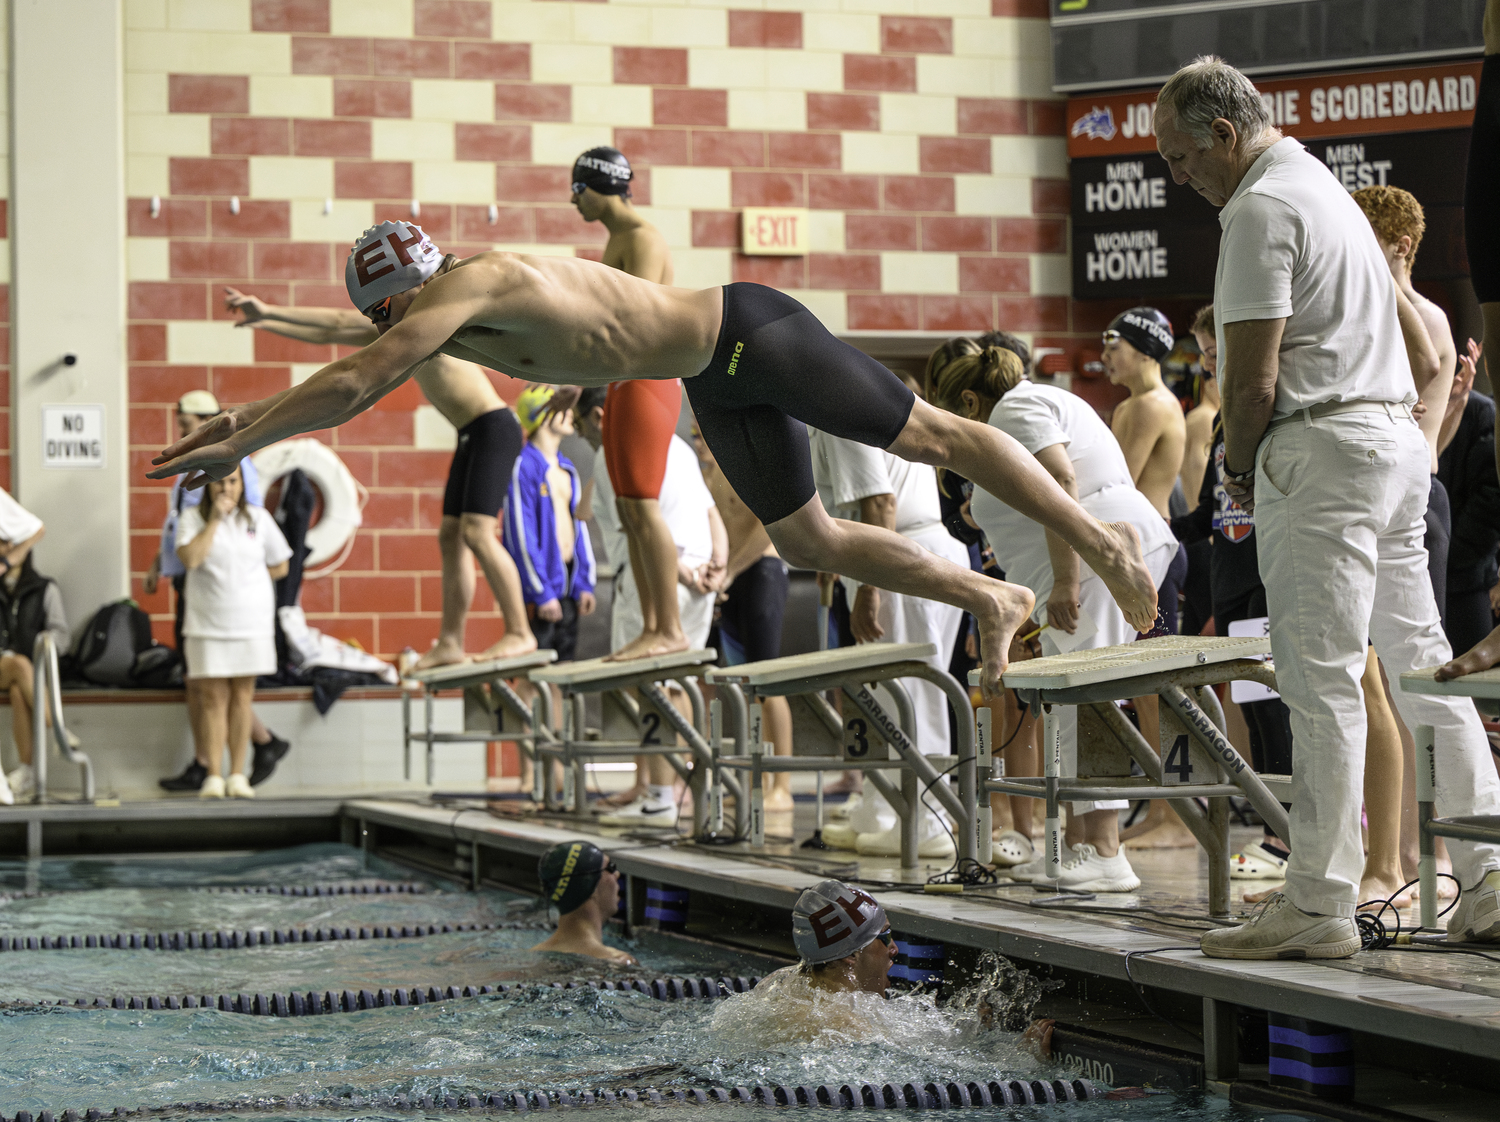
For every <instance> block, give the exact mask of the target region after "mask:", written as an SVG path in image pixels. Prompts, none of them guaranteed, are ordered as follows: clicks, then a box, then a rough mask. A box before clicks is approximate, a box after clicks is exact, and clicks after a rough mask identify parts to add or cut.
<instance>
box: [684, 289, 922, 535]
mask: <svg viewBox="0 0 1500 1122" xmlns="http://www.w3.org/2000/svg"><path fill="white" fill-rule="evenodd" d="M683 384H684V385H685V386H686V387H687V395H688V400H689V401H690V402H691V403H692V406H693V412H694V413H695V414H696V415H697V418H698V429H699V431H700V432H702V433H703V439H704V440H705V441H707V442H708V446H709V448H710V449H711V450H712V451H713V454H714V458H715V459H716V460H718V462H719V467H720V469H721V470H722V471H723V472H724V478H725V479H727V480H728V481H729V484H730V486H731V487H733V488H734V490H735V494H737V495H739V497H740V498H741V499H742V500H744V503H745V505H746V506H748V507H749V508H750V509H751V510H752V511H754V512H755V516H756V517H757V518H759V519H760V520H761V521H762V522H763V523H765V524H766V525H768V526H769V525H770V524H771V523H773V522H779V521H780V520H781V519H783V518H785V517H787V516H788V515H790V514H793V513H795V512H796V511H798V510H800V509H801V508H802V507H803V506H804V505H806V503H807V501H808V500H809V499H811V498H812V497H813V495H815V494H816V493H817V489H816V488H815V487H814V486H813V473H812V453H811V451H810V449H809V448H808V443H807V429H806V427H805V426H807V425H812V426H813V427H814V428H819V429H822V430H823V431H824V432H826V433H829V434H831V435H833V436H842V437H846V438H848V439H850V440H857V441H859V443H861V444H869V445H872V446H874V447H876V448H888V447H890V445H891V443H892V442H893V441H894V440H895V439H896V437H898V436H899V435H900V434H901V430H902V429H903V428H905V427H906V421H907V418H908V417H910V416H911V410H912V404H913V402H915V401H916V395H915V394H913V393H912V392H911V390H910V389H909V388H908V387H907V385H906V383H905V382H903V381H902V380H901V379H900V378H898V377H896V375H895V374H893V373H891V372H890V371H889V370H887V369H886V368H885V367H884V366H882V365H881V364H880V363H878V362H876V361H875V360H874V359H873V358H871V357H870V356H869V355H867V354H865V353H863V352H862V351H859V350H856V349H855V348H854V347H851V346H849V344H847V343H843V342H840V341H839V340H838V339H835V338H834V337H833V335H832V334H831V333H830V332H829V331H828V329H827V328H826V327H824V326H823V324H822V323H821V322H820V321H819V320H818V317H817V316H815V315H813V314H812V313H811V312H810V311H808V310H807V309H806V308H805V307H803V306H802V305H801V304H799V303H798V302H797V301H796V300H793V299H792V298H791V297H790V296H788V295H786V294H785V293H783V292H778V291H777V290H776V289H774V288H767V287H766V286H765V285H760V284H749V283H743V282H742V283H738V284H728V285H725V286H724V321H723V324H722V326H721V327H720V328H719V342H718V345H717V346H716V347H715V348H714V357H713V359H712V360H711V361H710V362H709V364H708V365H707V366H705V367H704V368H703V371H702V373H700V374H699V375H698V376H697V377H696V378H688V379H686V380H685V381H684V383H683Z"/></svg>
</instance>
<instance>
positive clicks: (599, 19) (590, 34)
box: [568, 4, 651, 78]
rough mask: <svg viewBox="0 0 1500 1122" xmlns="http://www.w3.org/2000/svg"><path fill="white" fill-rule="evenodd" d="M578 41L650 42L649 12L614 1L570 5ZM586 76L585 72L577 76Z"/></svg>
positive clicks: (633, 44) (615, 44)
mask: <svg viewBox="0 0 1500 1122" xmlns="http://www.w3.org/2000/svg"><path fill="white" fill-rule="evenodd" d="M568 6H569V7H570V8H572V10H573V35H572V39H573V41H574V42H577V43H605V44H608V45H609V46H611V47H639V46H645V45H646V44H648V43H650V42H651V12H649V11H647V10H646V9H644V8H626V7H620V6H619V5H617V4H570V5H568ZM576 77H579V78H587V77H588V75H586V74H579V75H576Z"/></svg>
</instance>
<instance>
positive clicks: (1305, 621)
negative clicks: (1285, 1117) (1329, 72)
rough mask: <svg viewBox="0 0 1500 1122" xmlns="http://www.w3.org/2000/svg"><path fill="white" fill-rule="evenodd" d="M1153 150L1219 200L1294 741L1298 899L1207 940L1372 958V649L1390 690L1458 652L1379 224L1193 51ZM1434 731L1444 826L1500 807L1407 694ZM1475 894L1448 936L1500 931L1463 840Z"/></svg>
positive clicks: (1240, 463) (1461, 869) (1225, 361)
mask: <svg viewBox="0 0 1500 1122" xmlns="http://www.w3.org/2000/svg"><path fill="white" fill-rule="evenodd" d="M1156 136H1157V149H1158V150H1159V151H1160V152H1161V154H1162V156H1163V158H1165V159H1166V161H1167V164H1168V166H1169V167H1170V168H1171V170H1172V176H1173V178H1174V179H1175V180H1176V182H1178V183H1186V184H1188V185H1190V186H1191V187H1192V188H1193V189H1194V190H1195V191H1197V192H1198V193H1199V194H1200V195H1202V196H1203V197H1204V198H1206V199H1207V200H1208V201H1209V202H1211V203H1212V204H1214V206H1217V207H1222V208H1223V210H1222V212H1221V214H1220V216H1219V224H1220V225H1221V226H1222V227H1223V231H1224V232H1223V239H1222V241H1221V243H1220V247H1219V268H1218V276H1217V277H1216V280H1215V291H1214V311H1215V318H1216V321H1217V322H1216V325H1215V326H1216V331H1217V334H1218V341H1219V381H1220V383H1221V388H1222V392H1223V395H1224V411H1223V418H1224V437H1225V454H1224V470H1225V475H1226V478H1227V480H1228V487H1229V489H1230V493H1231V495H1233V496H1234V497H1236V498H1237V499H1238V501H1239V502H1240V504H1241V505H1242V506H1244V507H1246V509H1251V508H1253V509H1254V511H1255V530H1256V534H1257V536H1258V537H1259V538H1260V571H1261V577H1262V578H1263V579H1264V581H1265V585H1266V592H1267V597H1268V600H1269V604H1270V613H1271V649H1272V652H1273V654H1274V656H1275V659H1276V676H1277V681H1278V683H1279V688H1280V690H1281V694H1282V696H1283V697H1284V698H1285V699H1286V702H1287V705H1288V706H1289V707H1290V708H1291V712H1292V732H1293V735H1294V737H1295V742H1296V756H1295V767H1294V777H1293V784H1292V787H1293V791H1292V810H1291V826H1292V836H1291V838H1290V839H1288V840H1289V841H1290V842H1291V847H1292V856H1291V861H1290V863H1289V867H1288V869H1287V881H1286V887H1285V891H1284V893H1277V894H1276V895H1274V896H1272V897H1271V898H1270V899H1269V900H1267V901H1266V903H1265V904H1264V905H1263V906H1262V907H1261V908H1260V909H1259V910H1258V911H1257V912H1256V913H1255V914H1253V915H1252V917H1251V918H1250V920H1249V922H1247V923H1245V924H1244V925H1242V926H1240V927H1234V928H1227V929H1224V930H1220V931H1214V932H1210V933H1209V934H1207V935H1205V936H1204V937H1203V941H1202V947H1203V952H1204V953H1205V954H1207V955H1211V956H1213V957H1218V958H1250V959H1274V958H1304V957H1305V958H1343V957H1346V956H1348V955H1352V954H1354V953H1355V952H1356V951H1358V950H1359V949H1360V939H1359V934H1358V932H1357V930H1356V929H1355V925H1354V920H1353V916H1354V912H1355V908H1356V906H1357V904H1358V903H1359V902H1360V901H1359V899H1358V891H1359V880H1360V873H1361V871H1362V869H1363V867H1364V857H1363V853H1362V851H1361V846H1360V835H1359V808H1360V787H1361V779H1362V776H1363V772H1364V750H1365V710H1364V702H1363V696H1362V694H1361V691H1360V675H1361V672H1362V670H1363V667H1364V664H1365V649H1366V641H1367V639H1368V640H1370V641H1373V642H1374V644H1375V649H1376V651H1377V652H1378V653H1379V654H1380V657H1381V659H1382V661H1383V662H1384V663H1385V665H1386V668H1387V670H1388V671H1389V672H1390V674H1391V676H1392V677H1393V678H1394V677H1395V676H1396V675H1397V674H1399V673H1400V672H1402V671H1405V670H1409V669H1411V668H1413V667H1423V666H1436V665H1438V664H1439V663H1444V662H1447V661H1448V659H1449V658H1451V657H1452V652H1451V651H1450V650H1449V647H1448V641H1447V639H1445V638H1444V636H1443V632H1442V628H1441V627H1440V625H1439V623H1438V611H1437V604H1436V602H1435V601H1434V600H1433V595H1432V585H1431V583H1430V582H1429V581H1428V578H1427V554H1426V551H1425V550H1424V549H1423V547H1422V535H1423V516H1424V514H1425V513H1426V508H1427V492H1428V479H1427V468H1428V455H1427V446H1426V444H1425V442H1424V441H1423V438H1422V434H1421V432H1420V430H1419V429H1418V428H1417V426H1416V424H1415V423H1414V422H1413V421H1412V418H1411V405H1412V404H1413V403H1414V402H1415V401H1416V400H1417V391H1418V389H1419V387H1418V386H1416V385H1415V384H1414V381H1413V376H1412V368H1411V364H1410V363H1409V362H1408V360H1407V352H1406V348H1405V346H1404V345H1403V342H1402V335H1401V327H1400V322H1399V319H1398V316H1400V315H1402V314H1409V313H1410V309H1409V307H1408V308H1407V309H1404V310H1402V309H1398V301H1399V300H1402V299H1404V298H1403V297H1401V295H1400V293H1399V291H1398V290H1397V288H1396V286H1395V284H1394V283H1393V281H1392V279H1391V276H1390V270H1389V269H1388V268H1387V267H1386V265H1385V260H1384V258H1383V257H1382V256H1381V252H1380V247H1379V245H1377V244H1376V241H1375V235H1374V234H1373V233H1372V232H1371V229H1370V224H1369V223H1368V222H1367V221H1365V219H1364V215H1363V214H1362V213H1361V212H1360V210H1359V207H1358V206H1357V205H1355V203H1354V201H1353V200H1352V199H1351V198H1350V197H1349V193H1348V192H1347V191H1346V190H1344V188H1343V187H1342V186H1340V184H1339V182H1338V181H1337V180H1336V179H1334V177H1333V176H1332V175H1331V174H1330V173H1329V171H1328V169H1327V168H1326V167H1324V166H1323V164H1322V163H1321V162H1320V161H1319V160H1318V159H1317V158H1316V157H1315V156H1313V155H1311V154H1309V153H1308V152H1307V150H1306V149H1304V148H1303V147H1302V145H1301V144H1299V143H1298V142H1297V141H1295V140H1292V139H1289V138H1284V137H1282V135H1281V134H1280V133H1279V132H1277V131H1276V130H1275V129H1273V128H1272V127H1271V125H1270V121H1269V120H1268V118H1267V116H1266V112H1265V108H1264V106H1263V104H1262V102H1261V98H1260V95H1259V94H1258V93H1257V92H1256V90H1255V87H1254V86H1253V85H1252V84H1251V82H1250V80H1249V79H1248V78H1246V77H1245V76H1244V75H1243V74H1241V73H1240V72H1239V71H1237V70H1235V69H1234V68H1233V67H1232V66H1229V65H1228V64H1227V63H1225V62H1223V61H1222V60H1220V59H1217V58H1211V57H1210V58H1200V59H1197V60H1195V61H1194V62H1192V63H1190V64H1189V65H1188V66H1185V67H1184V68H1183V69H1181V70H1179V71H1178V72H1177V73H1176V74H1175V75H1173V77H1172V78H1171V79H1170V80H1169V81H1168V82H1167V84H1166V85H1165V86H1164V87H1163V88H1162V90H1161V93H1160V95H1159V98H1158V101H1157V109H1156ZM1396 701H1397V704H1398V707H1399V708H1400V710H1401V715H1402V717H1403V718H1404V719H1405V720H1406V723H1407V725H1408V726H1412V727H1415V726H1416V725H1419V724H1423V725H1432V726H1433V728H1434V729H1435V731H1436V741H1437V751H1438V765H1437V767H1438V803H1439V808H1438V809H1439V812H1440V813H1442V814H1456V815H1468V814H1495V813H1500V783H1497V781H1496V777H1495V771H1494V768H1493V767H1492V766H1491V765H1490V762H1489V750H1488V745H1487V743H1486V741H1485V736H1484V729H1483V726H1482V725H1481V724H1480V722H1479V717H1478V715H1477V714H1476V712H1475V710H1474V706H1473V704H1472V702H1470V701H1469V700H1468V699H1466V698H1439V697H1427V696H1422V695H1416V694H1409V693H1398V694H1397V696H1396ZM1449 852H1450V853H1451V854H1452V857H1453V869H1454V873H1455V875H1456V876H1457V877H1458V879H1459V881H1460V884H1461V887H1462V890H1463V891H1462V895H1461V897H1460V901H1459V904H1458V907H1457V909H1456V910H1455V912H1454V913H1453V917H1452V919H1451V920H1450V922H1449V928H1448V937H1449V938H1450V939H1459V940H1481V941H1500V847H1496V846H1494V845H1487V844H1477V843H1472V842H1455V843H1452V844H1451V845H1450V847H1449Z"/></svg>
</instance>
